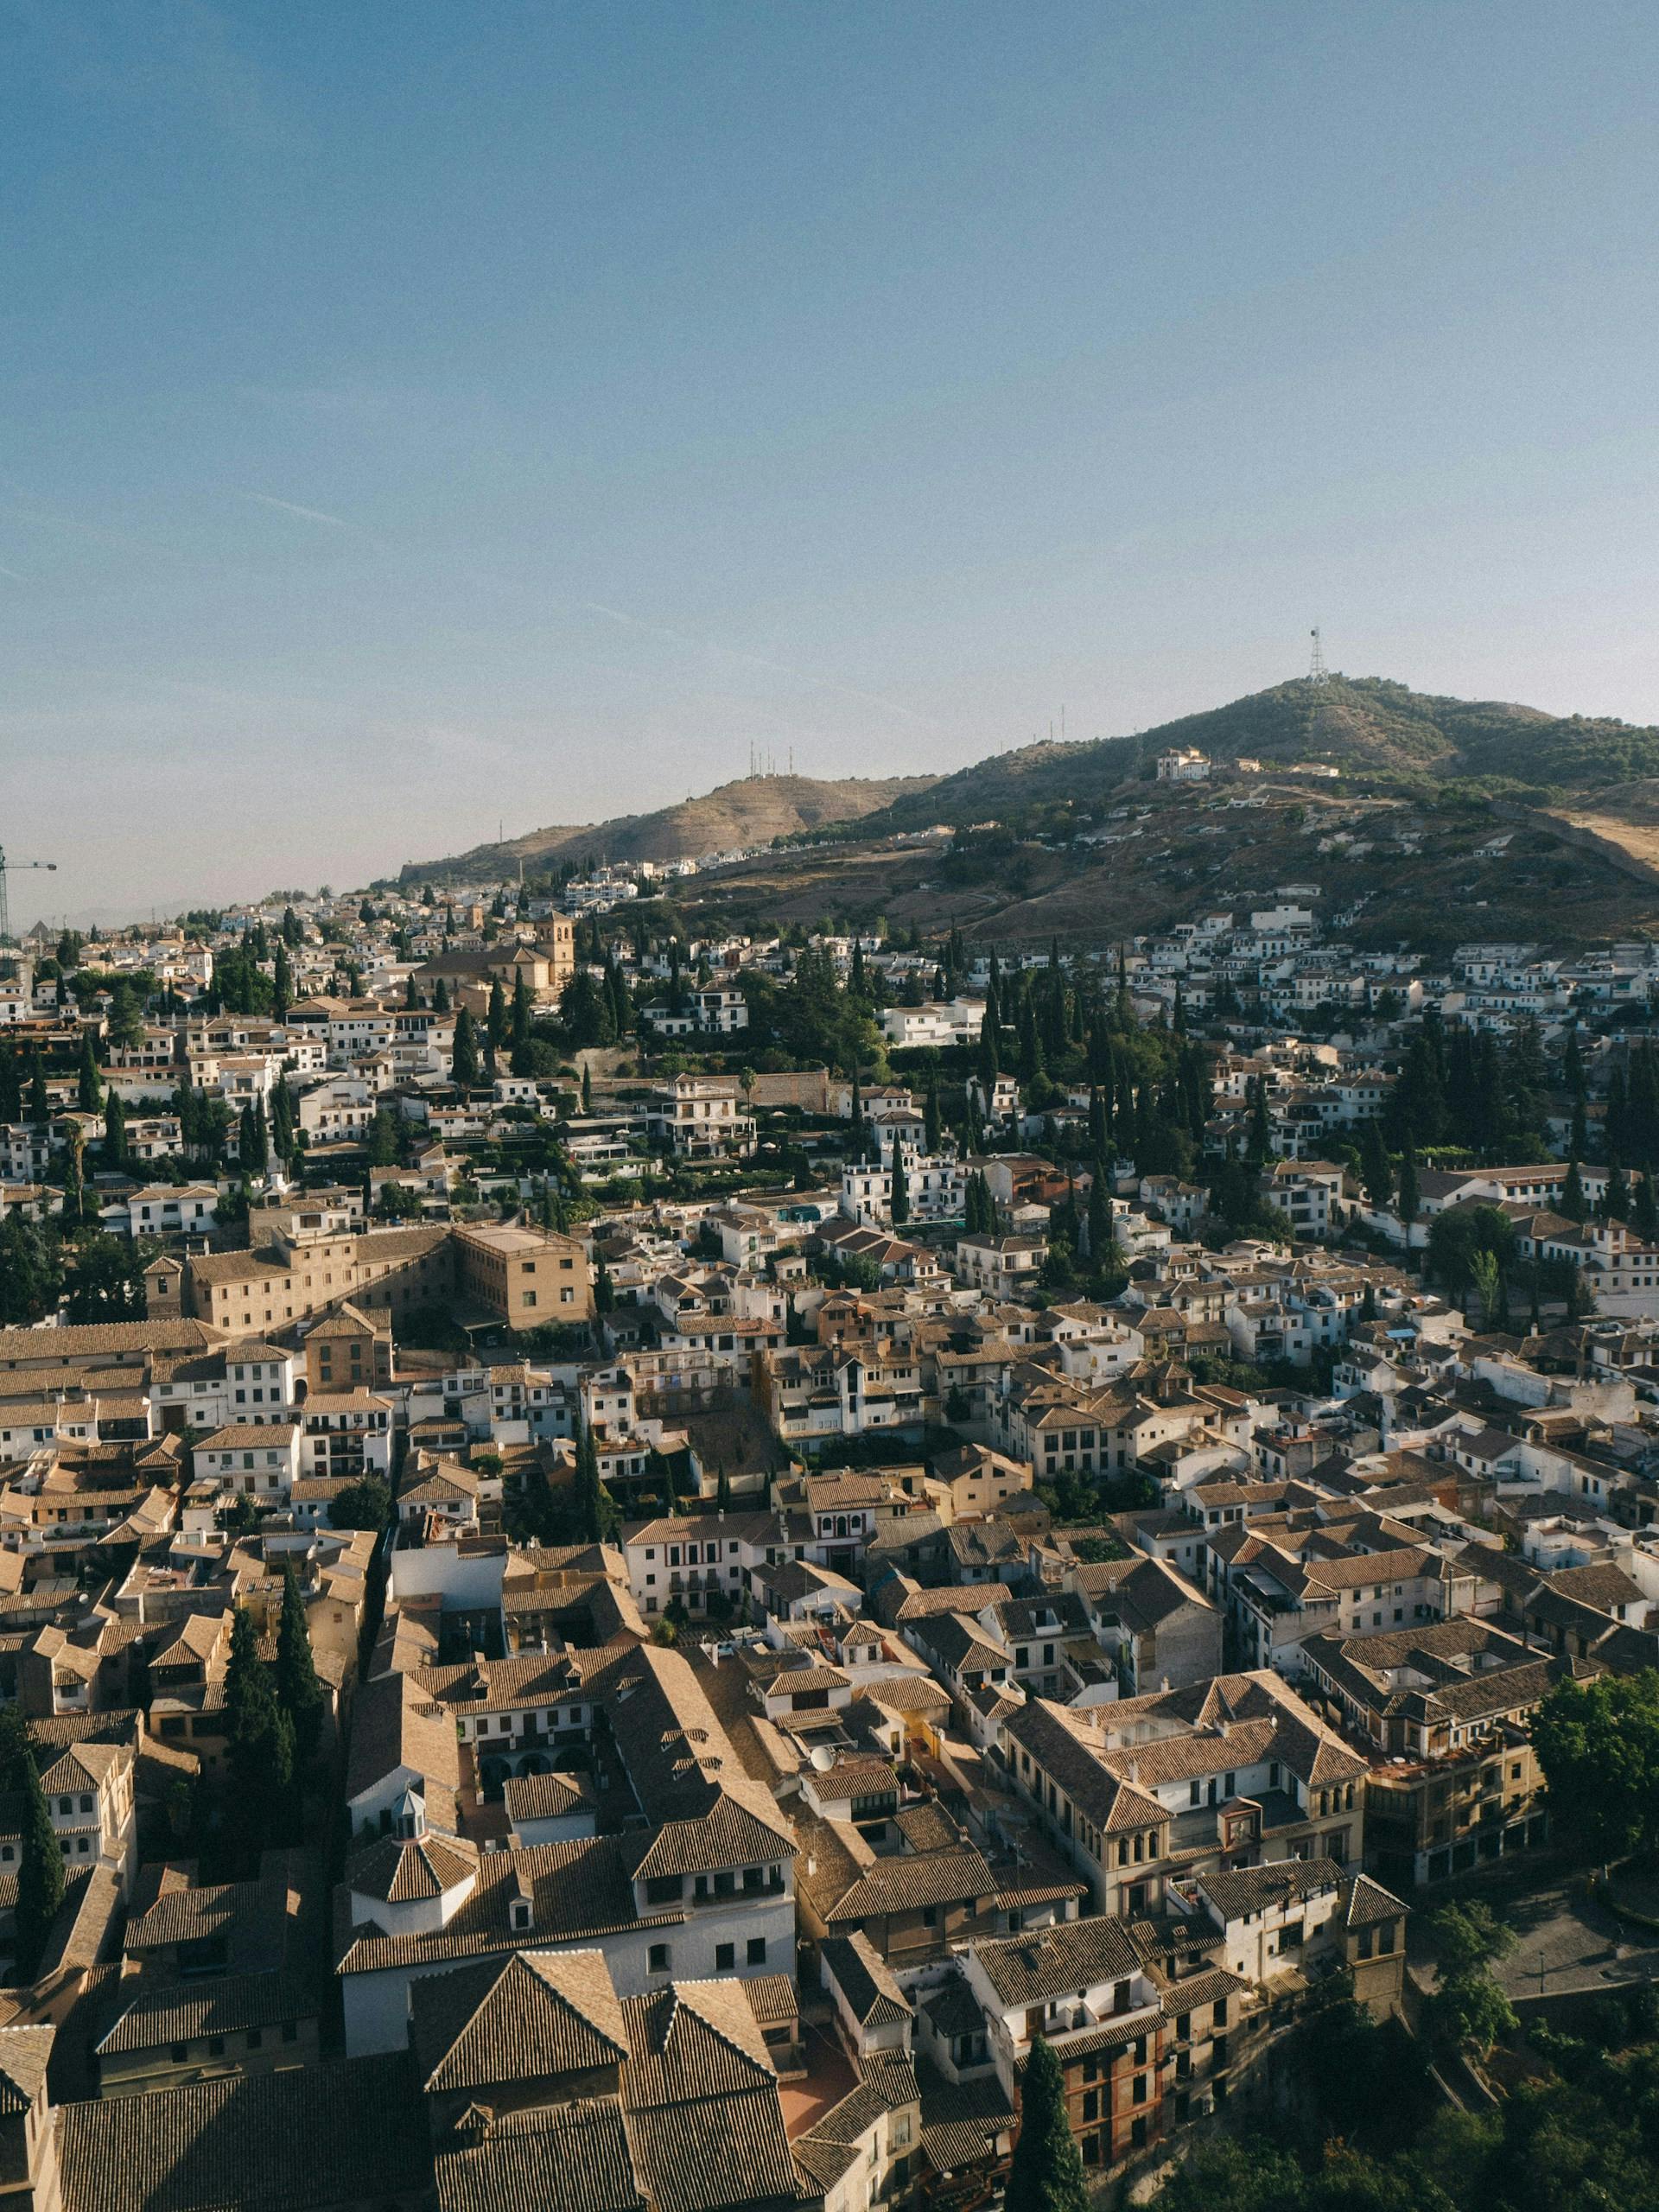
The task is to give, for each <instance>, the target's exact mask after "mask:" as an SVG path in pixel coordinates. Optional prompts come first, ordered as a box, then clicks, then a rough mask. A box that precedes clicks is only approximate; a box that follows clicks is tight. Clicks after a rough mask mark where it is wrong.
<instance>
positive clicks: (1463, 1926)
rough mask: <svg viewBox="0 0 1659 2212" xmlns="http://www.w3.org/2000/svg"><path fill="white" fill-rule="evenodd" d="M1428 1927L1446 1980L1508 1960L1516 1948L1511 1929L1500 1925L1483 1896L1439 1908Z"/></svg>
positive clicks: (1513, 1932) (1502, 1924)
mask: <svg viewBox="0 0 1659 2212" xmlns="http://www.w3.org/2000/svg"><path fill="white" fill-rule="evenodd" d="M1428 1925H1429V1930H1430V1933H1431V1934H1432V1935H1433V1938H1434V1948H1435V1950H1436V1953H1437V1955H1438V1956H1439V1960H1440V1973H1441V1975H1442V1976H1443V1977H1446V1978H1449V1977H1450V1976H1451V1975H1452V1974H1474V1973H1478V1971H1479V1969H1480V1968H1481V1967H1490V1966H1491V1965H1493V1964H1494V1963H1495V1962H1496V1961H1497V1960H1499V1959H1506V1958H1508V1956H1509V1955H1510V1952H1511V1951H1513V1950H1514V1948H1515V1946H1516V1935H1515V1930H1514V1929H1512V1928H1509V1927H1506V1926H1505V1925H1504V1923H1503V1921H1501V1920H1500V1919H1499V1918H1498V1917H1497V1914H1496V1913H1495V1912H1494V1911H1493V1910H1492V1908H1491V1905H1489V1904H1487V1903H1486V1901H1485V1899H1484V1897H1475V1898H1472V1899H1471V1900H1470V1902H1469V1903H1468V1904H1446V1905H1442V1906H1441V1907H1440V1910H1439V1911H1438V1912H1437V1913H1435V1914H1434V1915H1433V1916H1432V1917H1431V1919H1430V1921H1429V1923H1428Z"/></svg>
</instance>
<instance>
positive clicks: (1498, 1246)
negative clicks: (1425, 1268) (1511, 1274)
mask: <svg viewBox="0 0 1659 2212" xmlns="http://www.w3.org/2000/svg"><path fill="white" fill-rule="evenodd" d="M1482 1252H1487V1253H1490V1254H1491V1256H1492V1257H1493V1259H1494V1260H1495V1261H1496V1262H1497V1265H1498V1268H1499V1269H1500V1271H1502V1272H1504V1273H1507V1272H1508V1269H1509V1268H1510V1265H1511V1264H1512V1263H1513V1261H1514V1258H1515V1224H1513V1222H1511V1221H1510V1217H1509V1216H1508V1215H1507V1214H1506V1213H1504V1212H1503V1210H1502V1209H1501V1208H1500V1207H1497V1206H1493V1205H1477V1206H1458V1207H1454V1208H1453V1209H1452V1211H1451V1212H1449V1213H1439V1214H1436V1215H1435V1217H1434V1219H1433V1223H1432V1224H1430V1227H1429V1232H1428V1256H1429V1262H1430V1264H1431V1265H1432V1266H1433V1269H1434V1272H1435V1274H1436V1275H1437V1276H1439V1278H1440V1281H1442V1282H1444V1283H1446V1285H1447V1286H1448V1287H1450V1288H1451V1289H1452V1290H1454V1291H1461V1290H1465V1289H1466V1288H1467V1287H1469V1285H1470V1284H1471V1282H1472V1281H1474V1267H1475V1259H1476V1255H1478V1254H1479V1253H1482Z"/></svg>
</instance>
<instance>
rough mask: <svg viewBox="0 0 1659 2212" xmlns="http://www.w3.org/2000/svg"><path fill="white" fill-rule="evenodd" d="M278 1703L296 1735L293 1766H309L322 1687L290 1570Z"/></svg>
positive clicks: (281, 1626) (286, 1570) (281, 1625)
mask: <svg viewBox="0 0 1659 2212" xmlns="http://www.w3.org/2000/svg"><path fill="white" fill-rule="evenodd" d="M277 1703H278V1704H279V1705H280V1706H281V1707H282V1709H283V1712H284V1713H286V1714H287V1715H288V1719H289V1725H290V1726H291V1727H292V1728H293V1731H294V1764H295V1768H296V1772H299V1773H303V1772H304V1770H305V1769H306V1768H307V1767H308V1766H309V1765H310V1764H311V1761H312V1758H314V1756H315V1752H316V1748H317V1737H318V1734H319V1732H320V1731H321V1727H322V1685H321V1682H320V1681H318V1680H317V1669H316V1662H315V1660H314V1658H313V1657H312V1653H311V1631H310V1630H309V1629H308V1627H307V1626H306V1620H305V1602H304V1600H303V1599H302V1597H301V1596H300V1586H299V1584H298V1582H297V1581H296V1580H295V1576H294V1569H293V1567H291V1566H284V1567H283V1611H282V1618H281V1619H280V1620H279V1621H278V1623H277Z"/></svg>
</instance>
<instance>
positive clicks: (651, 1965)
mask: <svg viewBox="0 0 1659 2212" xmlns="http://www.w3.org/2000/svg"><path fill="white" fill-rule="evenodd" d="M672 1963H673V1954H672V1952H671V1950H670V1949H669V1948H668V1945H667V1944H666V1943H653V1944H652V1947H651V1949H650V1950H649V1952H647V1954H646V1955H645V1971H646V1973H647V1974H666V1973H667V1972H668V1970H669V1968H670V1967H671V1965H672Z"/></svg>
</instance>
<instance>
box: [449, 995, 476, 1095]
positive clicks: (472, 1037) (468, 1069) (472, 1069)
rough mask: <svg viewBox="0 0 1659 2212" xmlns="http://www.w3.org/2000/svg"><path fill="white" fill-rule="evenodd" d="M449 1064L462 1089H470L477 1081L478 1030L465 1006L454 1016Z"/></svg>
mask: <svg viewBox="0 0 1659 2212" xmlns="http://www.w3.org/2000/svg"><path fill="white" fill-rule="evenodd" d="M449 1065H450V1072H451V1073H452V1074H453V1076H454V1079H455V1081H456V1083H457V1084H459V1085H460V1087H461V1089H462V1090H471V1088H472V1087H473V1085H474V1084H475V1083H476V1082H477V1081H478V1032H477V1030H476V1028H475V1027H474V1023H473V1017H472V1014H470V1012H469V1011H468V1010H467V1007H462V1008H461V1011H460V1013H459V1014H457V1015H456V1016H455V1043H454V1053H453V1055H452V1057H451V1059H450V1064H449Z"/></svg>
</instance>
